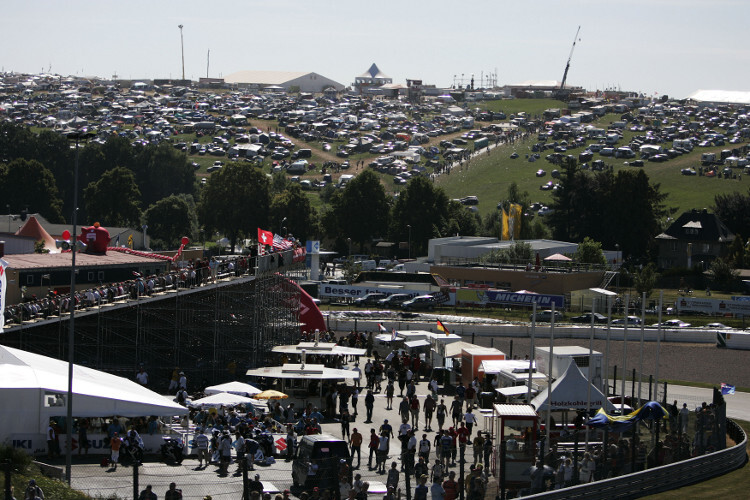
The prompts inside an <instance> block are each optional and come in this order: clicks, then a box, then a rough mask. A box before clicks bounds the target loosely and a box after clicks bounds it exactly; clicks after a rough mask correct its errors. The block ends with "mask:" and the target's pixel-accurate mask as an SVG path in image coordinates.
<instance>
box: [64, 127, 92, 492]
mask: <svg viewBox="0 0 750 500" xmlns="http://www.w3.org/2000/svg"><path fill="white" fill-rule="evenodd" d="M89 135H90V134H89V132H88V130H86V129H85V128H83V129H80V130H75V131H72V132H70V133H69V134H67V136H68V138H69V139H75V141H76V156H75V164H74V167H73V215H72V217H71V222H72V223H73V234H72V235H71V240H72V241H73V247H72V251H71V252H70V256H71V262H70V298H71V300H70V319H69V320H68V321H69V325H68V326H69V327H70V329H69V330H68V400H67V412H66V418H65V427H66V429H65V432H66V448H67V450H66V452H65V475H66V478H67V480H68V485H70V482H71V478H72V470H73V348H74V345H75V313H76V306H75V304H76V301H75V294H76V246H75V237H76V233H77V232H78V228H77V223H78V219H77V215H78V157H79V155H78V143H79V140H80V139H85V138H86V137H88V136H89Z"/></svg>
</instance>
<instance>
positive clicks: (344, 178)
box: [339, 174, 354, 187]
mask: <svg viewBox="0 0 750 500" xmlns="http://www.w3.org/2000/svg"><path fill="white" fill-rule="evenodd" d="M352 179H354V176H353V175H351V174H343V175H341V177H339V187H344V186H346V183H347V182H349V181H350V180H352Z"/></svg>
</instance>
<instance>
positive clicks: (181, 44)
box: [177, 24, 185, 81]
mask: <svg viewBox="0 0 750 500" xmlns="http://www.w3.org/2000/svg"><path fill="white" fill-rule="evenodd" d="M177 27H178V28H180V49H181V50H182V81H185V41H184V40H183V38H182V25H181V24H180V25H179V26H177Z"/></svg>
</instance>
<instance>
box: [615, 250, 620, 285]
mask: <svg viewBox="0 0 750 500" xmlns="http://www.w3.org/2000/svg"><path fill="white" fill-rule="evenodd" d="M615 252H616V255H617V256H616V257H615V258H616V259H617V264H618V267H617V283H616V285H615V286H616V288H617V293H620V268H621V267H622V260H621V258H620V244H619V243H615Z"/></svg>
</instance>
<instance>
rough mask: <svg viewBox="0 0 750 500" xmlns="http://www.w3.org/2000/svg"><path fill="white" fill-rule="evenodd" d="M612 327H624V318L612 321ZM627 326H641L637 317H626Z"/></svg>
mask: <svg viewBox="0 0 750 500" xmlns="http://www.w3.org/2000/svg"><path fill="white" fill-rule="evenodd" d="M612 324H613V325H624V324H625V318H618V319H616V320H614V321H612ZM627 324H628V325H640V324H641V318H639V317H638V316H628V321H627Z"/></svg>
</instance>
